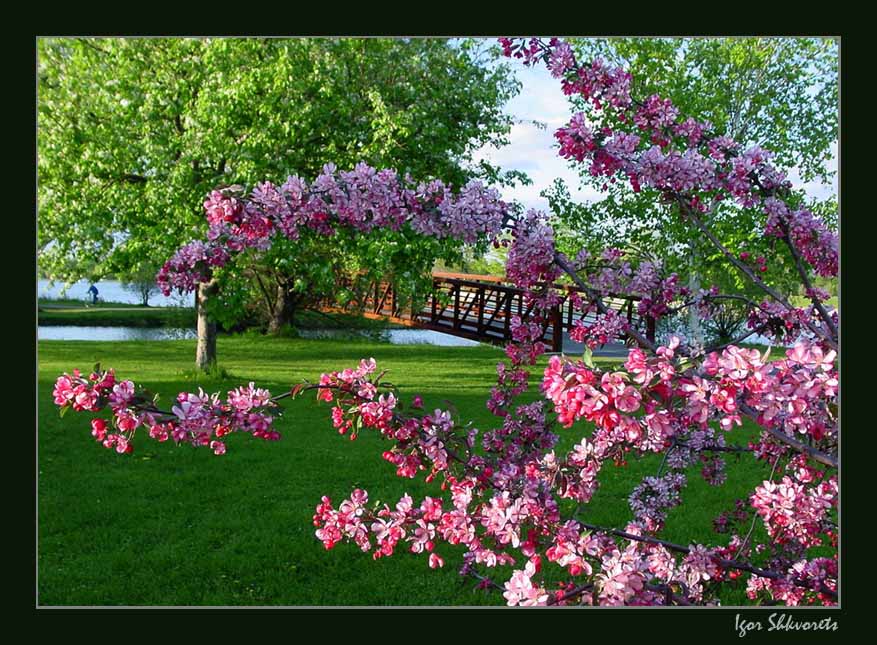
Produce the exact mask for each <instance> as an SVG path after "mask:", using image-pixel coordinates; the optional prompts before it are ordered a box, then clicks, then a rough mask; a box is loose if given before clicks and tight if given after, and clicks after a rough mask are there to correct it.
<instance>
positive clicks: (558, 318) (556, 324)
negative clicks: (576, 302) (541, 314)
mask: <svg viewBox="0 0 877 645" xmlns="http://www.w3.org/2000/svg"><path fill="white" fill-rule="evenodd" d="M551 327H552V334H551V351H552V352H562V351H563V312H562V311H561V309H560V305H557V306H555V307H554V308H553V309H552V310H551Z"/></svg>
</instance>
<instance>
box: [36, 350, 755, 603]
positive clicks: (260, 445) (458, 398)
mask: <svg viewBox="0 0 877 645" xmlns="http://www.w3.org/2000/svg"><path fill="white" fill-rule="evenodd" d="M194 349H195V348H194V341H169V342H125V343H95V342H67V341H63V342H62V341H42V342H40V343H39V391H38V394H39V427H38V435H39V440H38V444H39V488H38V493H39V498H38V504H39V559H38V566H39V586H38V589H39V603H40V604H41V605H120V604H124V605H481V604H504V600H503V598H502V596H501V594H499V593H498V592H490V591H483V590H478V589H475V588H474V585H473V583H472V581H471V579H463V578H461V577H460V576H459V575H458V574H457V569H458V568H459V565H460V564H461V562H462V557H461V556H462V550H460V549H452V548H449V547H448V546H447V545H440V546H439V552H440V553H441V554H442V555H444V556H445V557H446V565H445V568H444V569H441V570H431V569H429V568H428V566H427V563H426V559H425V558H424V557H423V556H417V555H413V554H409V553H406V552H404V550H400V551H399V552H397V554H396V555H394V556H392V557H391V558H385V559H381V560H379V561H377V562H373V561H372V558H371V556H370V555H368V554H364V553H362V552H360V551H359V550H358V549H357V548H356V547H355V546H354V545H349V544H341V545H338V546H336V547H335V548H334V549H332V550H331V551H328V552H327V551H326V550H325V549H324V548H323V546H322V544H321V543H320V542H319V541H318V540H317V539H316V538H315V536H314V527H313V524H312V515H313V510H314V507H315V506H316V505H317V503H319V501H320V497H321V496H322V495H328V496H330V497H331V498H332V499H333V501H335V502H336V503H337V502H339V501H340V500H341V499H343V498H344V497H346V496H347V495H349V493H350V491H352V490H353V489H354V488H357V487H360V488H365V489H367V490H368V491H369V496H370V500H372V501H374V500H381V501H382V502H384V501H385V502H389V503H390V504H391V505H392V504H394V503H395V502H396V501H397V500H398V498H399V497H400V496H401V495H402V494H404V493H406V492H407V493H408V494H410V495H411V496H412V497H414V498H415V500H418V499H419V498H422V497H423V496H424V495H428V494H431V493H432V494H433V495H435V494H436V493H437V489H436V487H435V485H427V484H425V483H423V481H422V479H420V478H418V479H415V480H410V479H401V478H398V477H396V476H395V474H394V468H393V467H392V466H391V465H390V464H388V463H387V462H385V461H383V460H382V459H381V456H380V455H381V452H382V451H383V450H384V449H386V447H387V446H388V444H387V443H386V442H385V441H383V440H381V439H380V438H379V437H377V436H375V435H374V434H373V433H370V432H365V433H363V434H362V435H360V437H359V439H357V440H356V441H354V442H351V441H350V440H349V439H348V438H346V437H342V436H340V435H338V434H337V433H336V432H335V431H334V429H333V428H332V426H331V423H330V421H329V406H328V405H326V404H321V405H317V403H316V401H315V400H314V397H313V396H304V397H302V398H299V399H297V400H295V401H291V402H290V401H286V402H285V405H284V409H285V412H284V414H283V416H282V417H281V418H279V419H278V420H277V427H278V429H279V430H281V432H282V433H283V439H282V440H281V441H279V442H263V441H259V440H253V439H251V438H249V437H247V436H243V435H241V436H232V437H230V440H229V441H228V442H227V443H228V453H227V454H226V455H224V456H222V457H216V456H214V455H213V454H212V453H211V452H210V451H209V450H204V449H199V450H194V449H192V448H190V447H186V446H183V447H175V446H173V445H170V444H157V443H154V442H152V441H150V440H148V439H147V438H145V437H140V439H139V440H138V441H137V443H136V450H135V452H134V454H133V455H131V456H119V455H117V454H116V453H115V452H110V451H107V450H105V449H104V448H103V447H101V446H100V445H98V444H97V443H95V442H94V441H93V440H92V438H91V436H90V427H89V419H90V418H91V417H90V415H87V414H82V413H79V414H77V413H73V412H70V413H69V414H68V415H67V416H65V417H64V418H63V419H61V418H59V415H58V411H57V408H55V406H54V405H53V403H52V397H51V391H52V385H53V383H54V380H55V378H56V377H57V376H58V375H59V374H60V373H61V372H63V371H70V370H72V369H73V368H75V367H79V368H80V369H83V370H86V369H90V368H91V367H92V366H93V365H94V363H96V362H100V363H101V364H102V365H103V366H105V367H110V366H112V367H115V368H116V373H117V375H118V377H120V378H132V379H133V380H135V382H137V383H139V384H143V385H145V386H147V387H149V388H150V389H151V390H152V391H155V392H158V393H159V394H160V395H161V397H162V402H164V403H165V405H167V404H168V402H169V400H170V399H171V397H172V396H173V395H174V394H176V393H177V392H179V391H183V390H196V391H197V386H198V385H199V384H200V385H202V386H203V387H204V389H205V390H206V391H208V392H213V391H220V392H222V393H225V392H226V391H227V390H229V389H231V388H232V387H235V386H236V385H239V384H245V383H247V382H249V381H255V382H257V383H258V384H260V385H262V386H264V387H267V388H269V389H271V391H272V392H273V393H280V392H283V391H284V390H285V389H287V388H288V387H289V386H290V385H291V384H294V383H296V382H299V381H301V380H303V379H309V380H316V379H317V378H318V377H319V375H320V373H322V372H325V371H328V370H333V369H341V368H344V367H349V366H353V365H355V364H356V363H357V362H358V360H359V359H360V358H362V357H368V356H373V357H374V358H375V359H376V360H377V362H378V365H379V368H380V369H388V370H389V374H388V377H387V378H388V379H390V380H391V381H392V382H393V383H395V384H397V385H398V386H399V387H400V388H401V391H402V393H403V398H405V399H406V400H410V396H412V395H413V394H418V393H419V394H421V395H422V396H423V398H424V400H425V403H426V405H427V406H428V408H434V407H439V406H441V407H445V406H446V405H447V403H446V402H447V401H452V402H453V404H454V406H455V407H456V409H457V411H458V412H459V414H460V416H461V417H462V418H463V419H464V420H471V421H473V422H474V425H475V426H476V427H478V428H482V429H488V428H491V427H494V424H495V422H496V419H495V417H493V416H492V415H491V414H490V413H489V412H488V411H487V409H486V407H485V400H486V397H487V394H488V391H489V388H490V387H491V386H492V384H493V383H494V378H495V366H496V363H497V362H498V361H499V360H501V358H502V356H503V354H502V352H501V351H499V350H497V349H496V348H492V347H486V346H482V347H474V348H451V347H434V346H423V345H419V346H393V345H389V344H382V343H369V342H356V341H344V342H337V341H319V340H299V339H284V338H263V337H255V338H254V337H249V338H248V337H222V338H220V339H219V349H218V353H219V358H220V365H221V367H222V368H224V369H225V370H227V372H228V373H229V378H225V379H223V380H209V379H208V380H202V381H201V382H200V383H195V382H194V381H192V380H190V378H188V377H187V374H189V373H191V367H192V361H193V357H194ZM544 362H545V359H544V357H543V360H542V362H541V363H540V366H539V368H537V369H541V367H542V366H544ZM534 380H535V379H534ZM533 389H534V390H535V384H534V388H533ZM537 396H538V392H536V391H533V392H531V393H529V397H525V400H533V399H535V398H536V397H537ZM586 432H589V430H588V429H587V428H586V427H584V426H583V425H581V424H579V425H577V426H574V427H573V428H572V429H569V430H564V429H560V430H559V434H560V435H561V444H560V446H559V447H558V449H557V450H558V453H560V452H561V451H564V450H566V449H568V448H569V447H570V446H572V445H573V444H574V443H575V442H576V441H578V440H580V439H581V436H582V434H583V433H586ZM751 434H752V429H751V428H744V429H742V430H737V431H735V432H734V433H732V436H731V437H730V440H731V441H734V442H737V443H745V442H746V441H747V440H748V439H749V437H750V436H751ZM737 459H738V458H737V457H729V458H728V461H729V464H728V473H729V481H728V482H727V483H726V484H725V485H724V486H721V487H711V486H709V485H707V484H706V483H704V482H703V480H702V479H701V478H700V477H699V476H698V475H696V473H694V472H693V473H692V474H691V475H690V476H689V480H690V484H689V486H688V487H687V488H686V489H685V491H684V493H683V495H684V501H685V503H684V504H683V505H682V506H681V507H677V508H676V509H674V510H673V511H672V512H671V514H670V518H669V522H668V528H667V530H666V532H665V535H664V537H665V538H666V539H669V540H674V541H677V542H681V543H684V544H688V543H690V542H693V541H702V542H708V543H716V542H717V541H718V542H720V541H721V540H723V539H724V538H723V537H722V536H716V535H715V533H714V532H713V530H712V519H713V518H714V517H715V516H716V515H717V514H718V513H719V512H721V511H723V510H726V509H728V508H729V507H731V506H732V505H733V501H734V499H736V498H738V497H744V496H746V495H747V494H748V493H749V492H751V490H752V487H753V486H754V485H755V484H756V483H757V482H759V481H761V480H763V479H764V478H766V476H767V474H768V473H767V471H766V470H765V469H764V468H762V467H761V465H760V464H758V463H756V462H755V461H754V460H753V459H752V458H751V456H748V455H744V456H742V457H740V458H739V463H733V462H735V461H737ZM658 464H659V459H658V458H657V457H654V456H649V457H646V458H633V457H632V458H631V459H630V460H629V463H628V465H627V466H626V467H619V468H616V467H613V466H611V465H607V466H606V467H605V469H604V471H603V473H602V474H601V481H602V487H601V489H600V491H599V492H598V493H597V495H596V496H595V498H594V500H593V501H592V503H591V504H590V505H589V506H588V507H587V508H586V509H585V510H584V513H583V518H584V519H586V520H587V521H589V522H593V523H595V524H601V525H607V526H617V527H623V526H624V524H625V523H626V522H627V521H629V520H630V518H631V513H630V510H629V507H628V504H627V496H628V495H629V493H630V490H631V489H632V488H633V486H635V485H636V484H637V483H638V482H639V481H640V480H641V478H642V477H643V476H645V475H649V474H651V475H653V474H655V472H656V470H657V468H658ZM717 538H718V539H717ZM498 574H499V575H498V576H497V579H498V580H499V581H500V582H502V581H504V580H505V579H507V578H508V575H509V572H508V571H504V572H498ZM743 602H745V597H744V596H743V594H742V592H741V591H740V590H731V591H730V593H726V594H725V596H723V603H724V604H742V603H743Z"/></svg>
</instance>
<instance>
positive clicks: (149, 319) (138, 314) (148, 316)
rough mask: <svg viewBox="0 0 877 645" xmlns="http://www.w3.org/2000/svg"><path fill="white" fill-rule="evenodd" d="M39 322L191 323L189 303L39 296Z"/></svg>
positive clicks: (92, 324)
mask: <svg viewBox="0 0 877 645" xmlns="http://www.w3.org/2000/svg"><path fill="white" fill-rule="evenodd" d="M37 320H38V323H39V324H40V325H49V326H53V325H66V326H70V325H74V326H87V327H194V326H195V310H194V309H193V308H191V307H143V306H140V305H132V304H125V303H117V302H99V303H98V304H96V305H89V306H85V305H84V304H83V303H82V302H81V301H78V300H40V301H39V303H38V306H37Z"/></svg>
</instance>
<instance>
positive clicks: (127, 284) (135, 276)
mask: <svg viewBox="0 0 877 645" xmlns="http://www.w3.org/2000/svg"><path fill="white" fill-rule="evenodd" d="M157 271H158V267H156V266H155V265H153V264H148V263H143V264H140V265H139V266H138V267H137V268H136V269H134V270H133V271H131V272H129V273H126V274H124V275H121V276H119V278H120V279H121V280H120V281H121V283H122V287H123V288H125V289H127V290H128V291H130V292H132V293H134V294H136V295H137V296H138V297H139V298H140V304H141V305H143V306H144V307H148V306H149V299H150V298H151V297H152V296H154V295H156V294H158V293H159V289H158V285H157V284H156V283H155V273H156V272H157Z"/></svg>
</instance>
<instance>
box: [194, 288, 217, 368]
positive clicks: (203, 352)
mask: <svg viewBox="0 0 877 645" xmlns="http://www.w3.org/2000/svg"><path fill="white" fill-rule="evenodd" d="M218 290H219V285H217V283H216V281H215V280H211V281H210V282H206V283H201V284H199V285H198V294H197V296H196V297H195V306H196V310H197V313H198V346H197V348H196V349H195V367H197V368H198V369H199V370H207V369H209V368H210V367H211V366H212V365H215V364H216V321H214V320H211V319H210V316H209V315H208V314H207V308H206V306H205V305H206V304H207V301H208V299H209V298H210V297H211V296H214V295H216V293H217V291H218Z"/></svg>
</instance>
